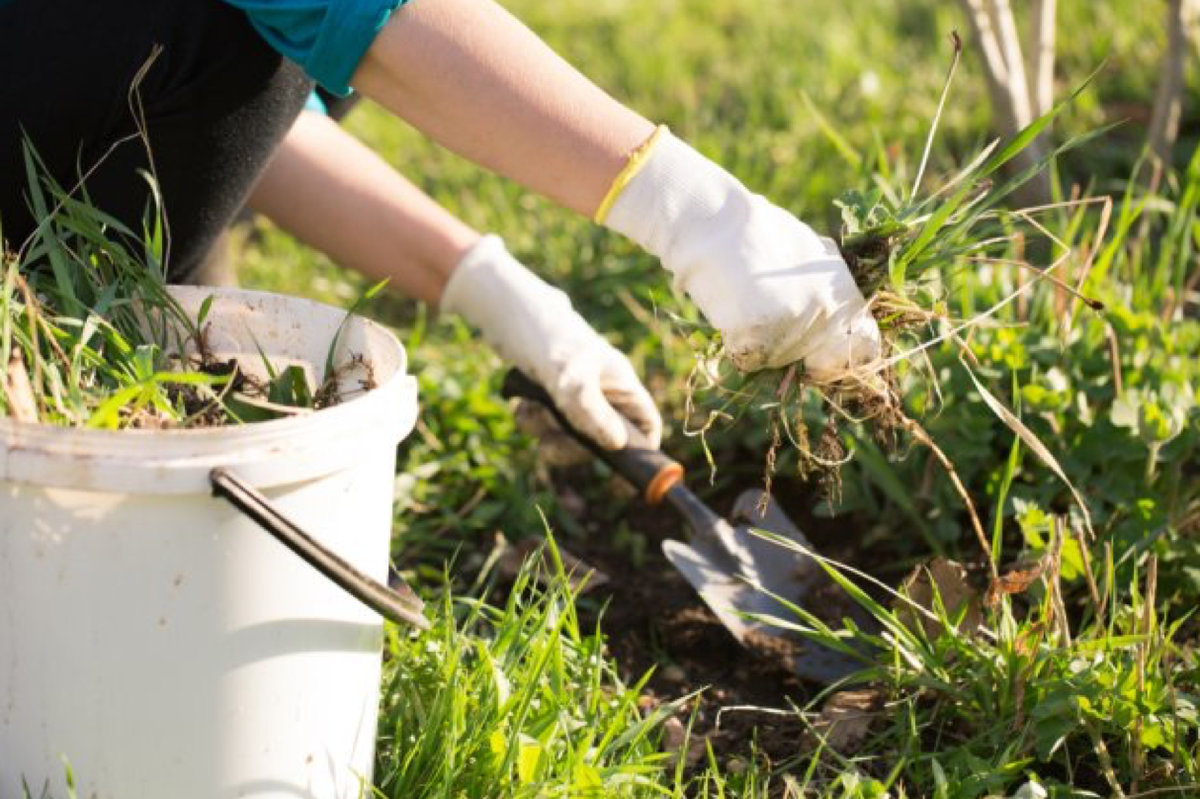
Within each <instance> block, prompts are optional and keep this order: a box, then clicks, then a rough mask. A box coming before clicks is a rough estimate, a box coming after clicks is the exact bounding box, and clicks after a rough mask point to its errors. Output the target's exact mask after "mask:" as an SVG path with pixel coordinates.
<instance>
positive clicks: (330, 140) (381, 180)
mask: <svg viewBox="0 0 1200 799" xmlns="http://www.w3.org/2000/svg"><path fill="white" fill-rule="evenodd" d="M250 207H251V208H253V209H254V210H256V211H259V212H260V213H263V214H266V215H267V216H268V217H270V219H271V220H272V221H274V222H275V223H276V224H278V225H279V226H280V227H282V228H284V229H285V230H287V231H288V232H289V233H291V234H293V235H295V236H296V237H297V238H299V239H301V240H302V241H304V242H306V243H307V244H310V245H312V246H314V247H316V248H317V249H319V250H321V251H322V252H324V253H326V254H327V255H329V256H330V257H331V258H333V260H335V261H337V262H338V263H339V264H341V265H343V266H349V267H351V268H353V269H355V270H357V271H359V272H362V273H364V274H366V275H368V276H370V277H372V278H383V277H387V278H390V285H391V286H392V287H393V288H395V289H398V290H399V291H401V292H403V293H404V294H407V295H408V296H410V297H413V298H416V299H418V300H422V301H424V302H428V303H431V304H433V305H436V304H437V303H438V301H439V299H440V298H441V296H442V290H443V288H444V287H445V285H446V279H447V278H448V277H449V275H450V272H451V271H453V269H454V267H455V265H456V264H457V263H458V262H459V260H460V259H461V258H462V255H463V253H465V252H466V251H467V250H468V249H470V248H471V246H472V245H474V244H475V242H477V241H478V240H479V234H478V233H476V232H475V231H474V230H472V229H471V228H470V227H469V226H467V225H466V224H465V223H463V222H461V221H459V220H458V219H457V218H456V217H454V216H453V215H452V214H451V213H450V212H449V211H446V210H445V209H444V208H442V207H441V206H439V205H438V204H437V203H435V202H434V201H433V200H432V199H430V198H429V197H427V196H426V195H425V194H424V193H422V192H421V190H420V189H418V188H417V187H416V186H414V185H412V184H411V183H409V182H408V181H407V180H406V179H405V178H404V177H402V176H401V175H399V174H398V173H396V172H395V171H394V170H393V169H392V168H391V167H390V166H388V165H387V163H386V162H384V161H383V159H381V158H380V157H379V156H378V155H376V154H375V153H374V152H372V151H371V150H370V149H368V148H367V147H366V146H365V145H363V144H362V143H361V142H359V141H358V140H357V139H355V138H354V137H353V136H351V135H350V134H349V133H347V132H345V131H344V130H342V129H341V128H339V127H338V125H337V123H335V122H334V121H333V120H331V119H329V118H328V117H325V116H322V115H321V114H315V113H311V112H307V111H306V112H304V113H302V114H301V115H300V118H299V119H298V120H297V121H296V124H295V125H294V126H293V127H292V130H291V131H290V132H289V133H288V135H287V137H286V138H285V139H284V142H283V144H282V145H281V146H280V148H279V150H278V151H277V153H276V154H275V157H274V158H273V159H272V161H271V163H270V164H269V165H268V166H267V169H266V171H265V172H264V174H263V176H262V179H261V180H260V181H259V182H258V185H257V186H256V187H255V189H254V192H253V193H252V194H251V197H250Z"/></svg>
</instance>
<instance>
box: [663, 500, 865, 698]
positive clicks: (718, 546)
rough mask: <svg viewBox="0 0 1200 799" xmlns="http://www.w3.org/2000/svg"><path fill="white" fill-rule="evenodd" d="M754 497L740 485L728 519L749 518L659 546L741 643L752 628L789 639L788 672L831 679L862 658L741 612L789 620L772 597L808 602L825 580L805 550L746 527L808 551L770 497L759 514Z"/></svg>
mask: <svg viewBox="0 0 1200 799" xmlns="http://www.w3.org/2000/svg"><path fill="white" fill-rule="evenodd" d="M761 498H762V492H761V491H758V490H753V491H746V492H743V493H742V495H741V496H740V497H738V500H737V502H736V503H735V504H734V513H733V516H734V519H735V520H737V521H742V520H745V521H749V522H750V523H749V524H738V525H737V526H734V525H731V524H729V523H728V522H726V521H725V520H724V519H722V520H720V522H719V523H718V524H717V525H716V526H717V527H719V528H720V529H716V530H711V531H706V533H707V534H701V533H700V531H696V532H697V534H696V535H694V536H693V538H692V541H691V543H688V544H685V543H683V542H680V541H671V540H668V541H664V542H663V553H664V554H665V555H666V556H667V559H668V560H670V561H671V564H672V565H674V566H675V568H676V569H678V570H679V572H680V573H681V574H682V575H683V576H684V579H686V580H687V581H688V582H689V583H690V584H691V585H692V587H693V588H695V589H696V591H697V593H699V594H700V597H701V598H702V599H703V600H704V602H705V604H707V605H708V606H709V608H710V609H712V611H713V613H714V614H716V616H717V618H718V619H719V620H720V621H721V623H722V624H724V625H725V627H726V628H728V629H729V631H730V632H731V633H733V635H734V637H735V638H737V640H738V641H739V642H741V643H742V644H744V645H751V644H752V638H753V636H754V635H767V636H771V637H775V638H785V639H788V640H790V641H792V642H793V645H794V646H795V649H796V653H795V654H794V655H793V657H792V660H793V666H794V668H795V670H796V673H797V674H798V675H799V676H800V677H802V678H804V679H807V680H812V681H814V682H819V683H826V684H827V683H831V682H834V681H836V680H840V679H842V678H844V677H847V676H849V675H851V674H853V673H854V672H856V671H858V670H860V669H862V668H863V666H864V665H865V664H864V663H863V661H861V660H858V659H855V658H852V657H849V656H847V655H844V654H842V653H840V652H835V651H833V650H831V649H828V648H826V647H823V646H820V645H819V644H816V643H814V642H811V641H808V640H804V639H801V638H799V637H798V636H796V635H795V634H793V633H790V632H788V631H785V630H783V629H782V628H780V627H777V626H773V625H771V624H769V623H767V622H764V621H760V620H758V619H754V618H747V617H746V616H747V614H749V615H754V616H766V617H774V618H779V619H784V620H792V619H793V614H792V612H791V611H790V610H789V609H788V607H787V606H786V605H785V604H784V603H783V602H781V601H780V599H777V598H776V596H778V597H780V598H782V599H785V600H787V601H788V602H791V603H793V604H796V605H799V606H801V607H811V606H812V603H813V601H814V600H815V599H816V592H817V590H818V589H823V588H826V587H827V586H828V584H829V582H830V581H829V578H828V577H827V576H826V575H825V573H824V572H823V571H822V569H821V568H820V566H819V565H818V564H817V563H816V561H815V560H813V559H812V558H811V557H810V556H807V555H804V554H802V553H799V552H795V551H793V550H791V549H788V548H785V547H783V546H782V545H780V544H778V543H776V542H773V541H769V540H767V539H765V538H761V537H759V536H757V535H755V534H754V533H753V532H751V527H754V528H758V529H761V530H766V531H769V532H772V533H775V534H776V535H780V536H783V537H785V538H788V539H790V540H792V541H795V542H796V543H798V544H800V545H801V546H803V547H804V548H806V549H809V550H812V545H811V543H809V541H808V539H807V538H805V536H804V534H803V533H801V532H800V530H799V529H798V528H797V527H796V526H795V525H794V524H793V523H792V522H791V520H790V519H788V518H787V516H786V514H784V513H783V510H782V509H781V508H780V507H779V506H778V505H777V504H776V503H775V501H774V500H773V499H771V498H770V497H768V498H767V500H766V504H765V513H760V507H762V506H761ZM756 586H761V587H762V588H763V589H765V590H760V589H759V588H757V587H756ZM772 594H774V595H775V596H772Z"/></svg>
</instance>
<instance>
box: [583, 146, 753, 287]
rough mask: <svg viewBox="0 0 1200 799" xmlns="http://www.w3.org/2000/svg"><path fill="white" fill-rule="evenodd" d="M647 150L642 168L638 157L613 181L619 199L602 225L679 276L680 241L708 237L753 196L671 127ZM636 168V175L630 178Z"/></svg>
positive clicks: (615, 200) (739, 182)
mask: <svg viewBox="0 0 1200 799" xmlns="http://www.w3.org/2000/svg"><path fill="white" fill-rule="evenodd" d="M651 145H652V146H651ZM646 146H649V150H648V152H647V153H646V154H645V155H644V156H642V158H641V160H640V163H637V164H635V160H634V159H636V158H637V157H638V154H637V153H635V155H634V157H633V158H631V159H630V166H627V167H626V170H625V171H623V172H622V173H621V175H620V176H618V179H617V181H615V182H614V184H613V191H618V190H619V194H617V195H616V198H615V199H614V200H613V201H612V203H611V208H609V209H608V213H607V215H606V216H604V217H603V219H598V221H602V222H603V224H604V225H605V226H607V227H608V228H609V229H611V230H615V231H616V232H618V233H620V234H622V235H624V236H627V237H628V238H630V239H632V240H633V241H635V242H637V243H638V244H639V245H641V246H642V248H643V249H645V250H646V251H647V252H649V253H651V254H653V255H656V256H658V257H659V259H661V260H662V261H663V266H664V267H666V268H667V269H668V270H670V271H674V267H675V265H676V264H677V263H678V262H679V260H680V259H678V258H675V257H673V252H674V251H675V250H676V249H677V247H678V246H679V243H680V242H685V241H686V240H687V239H688V238H690V237H692V236H697V237H704V236H705V235H706V234H708V233H710V232H711V225H710V223H711V222H712V221H713V220H714V219H715V218H716V217H717V216H718V215H719V214H721V213H722V212H723V211H724V210H725V209H727V208H728V206H729V205H730V204H731V203H732V204H734V205H737V206H743V205H745V203H746V202H748V201H749V198H750V196H751V195H750V191H749V190H748V189H747V188H746V187H745V186H744V185H742V183H741V181H739V180H738V179H737V178H735V177H734V176H733V175H731V174H729V173H728V172H726V171H725V170H724V169H722V168H721V167H720V166H718V165H717V164H715V163H714V162H713V161H711V160H710V159H708V158H706V157H705V156H704V155H702V154H701V153H700V152H698V151H697V150H695V149H694V148H693V147H691V146H690V145H689V144H687V143H686V142H684V141H683V140H682V139H680V138H678V137H677V136H675V135H674V134H672V133H671V132H670V131H668V130H667V129H666V128H659V131H657V132H656V133H655V136H654V137H652V138H651V140H649V141H648V142H647V145H646ZM639 152H641V151H639ZM634 166H636V171H635V172H634V173H633V174H632V176H628V175H627V174H626V173H627V172H629V171H630V169H631V167H634ZM622 178H626V179H627V182H626V183H625V185H624V188H620V186H619V185H618V184H619V183H620V182H621V180H622ZM606 202H607V198H606ZM601 210H604V207H603V205H602V206H601ZM599 213H600V212H597V216H598V217H599ZM676 277H681V276H680V275H676Z"/></svg>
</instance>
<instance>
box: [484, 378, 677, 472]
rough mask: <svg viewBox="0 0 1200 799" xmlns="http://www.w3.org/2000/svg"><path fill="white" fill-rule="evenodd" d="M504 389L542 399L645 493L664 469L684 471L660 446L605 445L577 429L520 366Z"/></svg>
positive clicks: (568, 427) (573, 432)
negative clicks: (620, 447)
mask: <svg viewBox="0 0 1200 799" xmlns="http://www.w3.org/2000/svg"><path fill="white" fill-rule="evenodd" d="M500 393H501V394H502V395H503V396H505V397H507V398H509V399H515V398H520V399H527V400H532V401H534V402H537V403H540V404H542V405H543V406H545V407H546V409H547V410H548V411H550V413H551V414H552V415H553V416H554V419H555V421H557V422H558V423H559V425H560V426H561V427H562V429H563V430H566V431H567V432H568V433H570V434H571V437H572V438H574V439H575V440H576V441H578V442H579V443H580V444H582V445H583V446H584V447H586V448H587V450H588V451H589V452H591V453H592V454H593V455H595V456H596V457H597V458H599V459H600V460H602V461H603V462H604V463H606V464H608V465H609V466H610V467H611V468H612V469H613V471H615V472H616V473H617V474H619V475H621V476H622V477H624V478H625V479H626V480H628V481H629V482H631V483H633V485H634V487H635V488H637V489H638V491H640V492H643V493H645V491H646V489H647V488H648V487H650V485H651V483H653V482H654V479H655V478H656V477H658V476H659V475H660V474H663V473H664V471H672V472H678V473H680V474H682V472H683V467H682V466H680V465H679V463H678V462H677V461H676V460H675V459H674V458H671V457H670V456H668V455H667V454H666V453H664V452H663V451H662V450H660V449H645V448H643V447H626V448H625V449H605V448H604V447H601V446H600V445H599V444H597V443H596V442H595V441H592V439H590V438H588V437H587V436H586V435H584V434H583V433H581V432H579V431H578V430H576V429H575V428H574V427H573V426H572V425H571V423H570V422H569V421H567V417H566V416H565V415H564V414H563V412H562V411H561V410H559V409H558V406H557V405H555V404H554V400H553V398H551V396H550V394H549V392H547V391H546V389H544V388H542V387H541V386H540V385H539V384H537V383H535V382H534V381H533V380H531V379H530V378H529V377H528V376H527V375H526V374H525V373H524V372H522V371H521V370H520V369H510V370H509V372H508V374H507V375H505V376H504V385H503V386H502V387H501V388H500Z"/></svg>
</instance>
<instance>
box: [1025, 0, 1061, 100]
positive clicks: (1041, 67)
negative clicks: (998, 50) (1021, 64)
mask: <svg viewBox="0 0 1200 799" xmlns="http://www.w3.org/2000/svg"><path fill="white" fill-rule="evenodd" d="M1057 11H1058V0H1033V7H1032V8H1031V9H1030V15H1031V17H1032V19H1031V22H1032V23H1033V24H1032V27H1031V39H1032V42H1031V44H1032V45H1033V46H1032V47H1031V48H1030V55H1029V75H1030V77H1031V78H1032V80H1033V84H1032V85H1031V86H1030V87H1029V90H1030V95H1029V103H1030V105H1031V106H1032V108H1033V116H1034V117H1040V116H1041V115H1042V114H1045V113H1046V112H1047V111H1049V110H1050V108H1051V106H1053V105H1054V37H1055V15H1056V13H1057Z"/></svg>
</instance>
